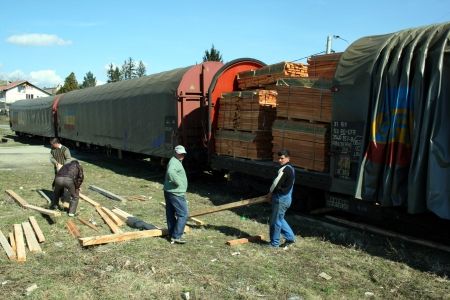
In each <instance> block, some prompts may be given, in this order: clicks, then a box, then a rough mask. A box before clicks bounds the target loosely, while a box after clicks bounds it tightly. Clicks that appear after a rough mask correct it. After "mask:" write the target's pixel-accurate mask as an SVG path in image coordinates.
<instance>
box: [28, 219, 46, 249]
mask: <svg viewBox="0 0 450 300" xmlns="http://www.w3.org/2000/svg"><path fill="white" fill-rule="evenodd" d="M28 219H29V220H30V224H31V226H32V227H33V229H34V232H35V233H36V237H37V240H38V242H39V243H43V242H45V236H44V234H43V233H42V230H41V228H40V227H39V224H38V222H37V221H36V219H35V218H34V217H33V216H30V217H29V218H28Z"/></svg>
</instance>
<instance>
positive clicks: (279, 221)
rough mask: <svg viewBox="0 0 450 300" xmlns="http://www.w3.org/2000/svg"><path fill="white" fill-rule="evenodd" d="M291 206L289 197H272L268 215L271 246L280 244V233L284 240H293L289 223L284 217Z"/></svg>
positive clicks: (293, 236)
mask: <svg viewBox="0 0 450 300" xmlns="http://www.w3.org/2000/svg"><path fill="white" fill-rule="evenodd" d="M289 206H291V199H290V198H288V199H286V198H284V199H283V198H281V199H276V198H275V199H272V215H271V216H270V244H271V245H272V246H273V247H278V246H280V235H281V234H282V235H283V236H284V238H285V239H286V241H289V242H294V241H295V235H294V232H293V231H292V229H291V227H290V226H289V224H288V223H287V222H286V220H285V219H284V215H285V214H286V211H287V210H288V208H289Z"/></svg>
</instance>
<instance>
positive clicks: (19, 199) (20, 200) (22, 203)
mask: <svg viewBox="0 0 450 300" xmlns="http://www.w3.org/2000/svg"><path fill="white" fill-rule="evenodd" d="M5 193H7V194H8V195H9V196H10V197H11V198H12V199H13V200H14V201H16V202H17V204H19V205H20V206H21V207H23V208H26V206H27V205H28V203H27V201H25V200H24V199H23V198H22V197H20V196H19V195H17V194H16V193H15V192H14V191H13V190H6V191H5Z"/></svg>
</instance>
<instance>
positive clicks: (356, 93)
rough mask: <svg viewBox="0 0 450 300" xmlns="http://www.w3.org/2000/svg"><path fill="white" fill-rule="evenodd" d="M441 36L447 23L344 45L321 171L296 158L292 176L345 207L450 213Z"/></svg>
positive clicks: (228, 162) (271, 167)
mask: <svg viewBox="0 0 450 300" xmlns="http://www.w3.org/2000/svg"><path fill="white" fill-rule="evenodd" d="M449 36H450V23H446V24H439V25H432V26H427V27H421V28H416V29H408V30H403V31H400V32H396V33H391V34H385V35H380V36H370V37H364V38H361V39H359V40H357V41H356V42H354V43H353V44H352V45H350V46H349V47H348V49H346V51H345V52H344V53H343V55H342V56H341V58H340V61H339V63H338V66H337V70H336V74H335V76H334V80H333V86H334V87H333V91H334V93H333V106H332V122H331V134H330V138H329V141H328V142H329V144H330V149H331V151H330V171H329V172H325V173H324V172H314V171H309V170H305V169H300V168H297V172H296V174H297V179H296V184H298V185H301V186H306V187H310V188H313V191H316V192H317V191H319V194H320V193H322V194H323V195H324V196H325V198H326V204H327V205H328V206H330V207H333V208H337V209H341V210H346V211H351V212H354V213H360V214H365V215H367V214H372V213H376V212H375V211H376V209H375V208H376V207H401V208H404V209H405V210H406V211H407V212H409V213H413V214H417V213H424V212H429V211H431V212H433V213H434V214H436V215H437V216H439V217H440V218H442V219H450V125H449V124H450V121H449V120H450V86H449V85H448V84H447V83H448V82H449V80H450V79H449V76H450V55H449V52H448V48H449V46H450V44H449V42H448V41H449ZM213 83H214V81H213ZM214 89H215V86H214V84H212V85H211V87H210V91H209V94H210V95H214ZM229 91H232V90H229ZM212 109H213V110H214V109H215V108H212ZM211 166H212V168H213V169H216V170H224V171H228V172H234V173H237V174H245V175H247V176H248V175H251V176H255V177H257V178H267V179H269V178H273V176H274V175H275V172H276V169H277V165H276V164H275V163H273V162H267V161H253V160H249V159H240V158H235V157H230V156H223V155H212V157H211ZM241 178H242V177H241ZM310 191H311V190H310ZM314 195H316V196H317V193H315V194H314ZM314 198H316V197H314ZM314 200H316V199H314ZM378 211H380V210H378Z"/></svg>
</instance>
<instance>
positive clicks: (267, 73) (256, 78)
mask: <svg viewBox="0 0 450 300" xmlns="http://www.w3.org/2000/svg"><path fill="white" fill-rule="evenodd" d="M289 77H308V67H307V66H306V65H304V64H299V63H290V62H281V63H278V64H274V65H269V66H265V67H262V68H260V69H257V70H250V71H244V72H241V73H239V74H238V77H237V81H238V86H239V88H240V89H241V90H245V89H249V88H257V87H264V86H266V85H269V84H274V83H276V82H277V80H278V79H280V78H289Z"/></svg>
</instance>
